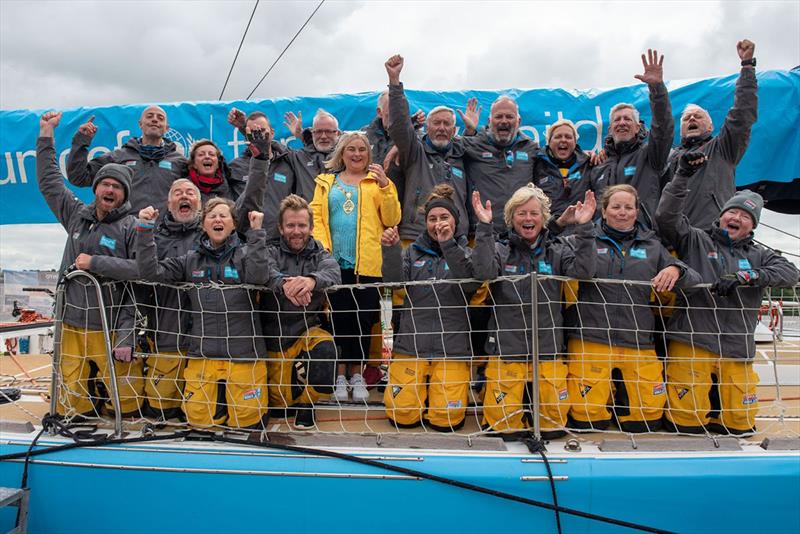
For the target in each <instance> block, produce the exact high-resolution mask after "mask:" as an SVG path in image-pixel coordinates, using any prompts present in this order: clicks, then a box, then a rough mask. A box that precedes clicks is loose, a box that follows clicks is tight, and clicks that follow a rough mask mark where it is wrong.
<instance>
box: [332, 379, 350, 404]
mask: <svg viewBox="0 0 800 534" xmlns="http://www.w3.org/2000/svg"><path fill="white" fill-rule="evenodd" d="M333 398H334V399H336V400H337V401H339V402H347V401H348V400H350V395H348V394H347V379H346V378H345V377H344V375H339V376H337V377H336V387H335V388H334V389H333Z"/></svg>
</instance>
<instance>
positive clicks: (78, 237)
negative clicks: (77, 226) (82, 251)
mask: <svg viewBox="0 0 800 534" xmlns="http://www.w3.org/2000/svg"><path fill="white" fill-rule="evenodd" d="M80 237H81V233H80V232H75V233H74V234H72V239H80Z"/></svg>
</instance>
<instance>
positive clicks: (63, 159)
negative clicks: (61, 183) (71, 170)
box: [58, 149, 69, 176]
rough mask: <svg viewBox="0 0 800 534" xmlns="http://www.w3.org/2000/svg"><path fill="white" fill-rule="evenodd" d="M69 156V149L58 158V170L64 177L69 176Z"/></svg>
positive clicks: (63, 151)
mask: <svg viewBox="0 0 800 534" xmlns="http://www.w3.org/2000/svg"><path fill="white" fill-rule="evenodd" d="M67 156H69V149H66V150H62V151H61V154H59V156H58V168H59V170H60V171H61V175H62V176H66V175H67Z"/></svg>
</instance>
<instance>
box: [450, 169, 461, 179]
mask: <svg viewBox="0 0 800 534" xmlns="http://www.w3.org/2000/svg"><path fill="white" fill-rule="evenodd" d="M450 170H451V171H452V172H453V176H455V177H456V178H464V171H462V170H461V169H459V168H458V167H450Z"/></svg>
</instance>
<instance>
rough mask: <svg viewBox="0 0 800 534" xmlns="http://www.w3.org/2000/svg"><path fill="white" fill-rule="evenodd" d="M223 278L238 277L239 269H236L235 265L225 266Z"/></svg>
mask: <svg viewBox="0 0 800 534" xmlns="http://www.w3.org/2000/svg"><path fill="white" fill-rule="evenodd" d="M225 278H236V279H237V280H238V279H239V271H237V270H236V267H231V266H230V265H226V266H225Z"/></svg>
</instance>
